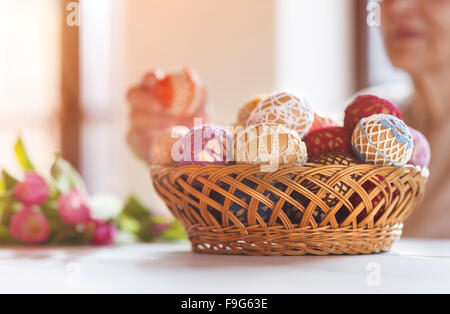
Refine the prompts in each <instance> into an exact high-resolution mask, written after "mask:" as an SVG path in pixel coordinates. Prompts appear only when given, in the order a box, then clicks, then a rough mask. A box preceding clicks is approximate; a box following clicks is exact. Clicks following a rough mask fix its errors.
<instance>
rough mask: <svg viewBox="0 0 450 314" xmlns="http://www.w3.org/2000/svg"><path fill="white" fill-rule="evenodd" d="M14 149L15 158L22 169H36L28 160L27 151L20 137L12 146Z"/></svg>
mask: <svg viewBox="0 0 450 314" xmlns="http://www.w3.org/2000/svg"><path fill="white" fill-rule="evenodd" d="M14 150H15V152H16V157H17V160H18V161H19V163H20V165H21V166H22V169H23V170H24V171H36V170H35V168H34V166H33V164H32V163H31V161H30V158H29V157H28V154H27V151H26V149H25V146H24V145H23V142H22V139H21V138H20V137H19V139H18V140H17V142H16V145H15V146H14Z"/></svg>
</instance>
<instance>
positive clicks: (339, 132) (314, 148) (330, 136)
mask: <svg viewBox="0 0 450 314" xmlns="http://www.w3.org/2000/svg"><path fill="white" fill-rule="evenodd" d="M303 141H304V142H305V145H306V148H307V150H308V156H309V157H310V158H311V157H315V156H320V155H322V154H327V153H342V154H346V155H350V156H351V155H352V151H351V145H350V138H349V137H347V136H346V133H345V131H344V128H342V127H339V126H331V127H326V128H322V129H317V130H315V131H312V132H310V133H308V135H306V136H305V137H304V138H303Z"/></svg>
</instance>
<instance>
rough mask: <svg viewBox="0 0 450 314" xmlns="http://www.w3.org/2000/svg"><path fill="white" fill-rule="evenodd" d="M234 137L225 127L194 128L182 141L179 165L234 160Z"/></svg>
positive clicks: (206, 126)
mask: <svg viewBox="0 0 450 314" xmlns="http://www.w3.org/2000/svg"><path fill="white" fill-rule="evenodd" d="M233 145H234V138H233V136H232V135H231V134H230V133H228V132H227V131H226V130H225V129H224V128H223V127H220V126H213V125H203V126H198V127H194V128H192V129H191V130H190V131H189V133H188V134H186V135H185V136H184V137H183V139H182V140H181V142H180V156H181V157H182V158H181V161H180V162H179V165H180V166H182V165H189V164H197V165H208V164H227V163H231V162H233V159H234V156H233Z"/></svg>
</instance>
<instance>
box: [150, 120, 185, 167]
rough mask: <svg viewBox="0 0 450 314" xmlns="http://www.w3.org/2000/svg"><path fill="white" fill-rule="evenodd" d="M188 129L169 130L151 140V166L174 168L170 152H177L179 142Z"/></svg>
mask: <svg viewBox="0 0 450 314" xmlns="http://www.w3.org/2000/svg"><path fill="white" fill-rule="evenodd" d="M187 132H189V129H187V128H184V127H180V128H178V127H175V128H169V129H166V130H164V131H161V132H159V133H158V134H157V135H156V136H155V137H154V139H153V142H152V147H151V150H150V161H151V165H154V166H174V165H176V162H175V159H174V158H173V157H172V152H177V151H178V149H179V147H178V145H179V142H180V140H181V139H182V138H183V136H184V135H186V134H187Z"/></svg>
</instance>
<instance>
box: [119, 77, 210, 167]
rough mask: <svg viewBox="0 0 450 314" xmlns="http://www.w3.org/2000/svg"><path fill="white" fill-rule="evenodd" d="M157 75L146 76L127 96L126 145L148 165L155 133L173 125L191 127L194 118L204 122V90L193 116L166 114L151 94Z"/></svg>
mask: <svg viewBox="0 0 450 314" xmlns="http://www.w3.org/2000/svg"><path fill="white" fill-rule="evenodd" d="M157 80H158V74H157V73H155V72H150V73H148V74H147V75H146V76H145V77H144V79H143V80H142V82H141V83H140V84H139V85H138V86H135V87H132V88H131V89H130V90H129V91H128V94H127V99H128V102H129V104H130V129H129V131H128V144H129V145H130V147H131V149H132V150H133V151H134V153H135V154H136V155H137V156H138V157H139V158H141V159H142V160H144V161H145V162H147V163H148V164H150V160H151V145H152V141H153V138H154V137H155V135H156V134H158V133H159V132H161V131H162V130H164V129H167V128H169V127H173V126H179V125H182V126H186V127H188V128H191V127H192V126H193V125H194V118H201V119H202V123H207V113H206V90H205V89H204V88H203V89H202V101H201V105H200V106H199V109H198V110H197V112H195V113H194V114H192V115H180V116H173V115H170V114H168V113H167V110H165V108H164V107H163V106H162V104H161V103H160V102H159V100H158V99H157V98H156V97H155V94H154V84H155V83H156V81H157Z"/></svg>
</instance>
